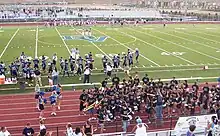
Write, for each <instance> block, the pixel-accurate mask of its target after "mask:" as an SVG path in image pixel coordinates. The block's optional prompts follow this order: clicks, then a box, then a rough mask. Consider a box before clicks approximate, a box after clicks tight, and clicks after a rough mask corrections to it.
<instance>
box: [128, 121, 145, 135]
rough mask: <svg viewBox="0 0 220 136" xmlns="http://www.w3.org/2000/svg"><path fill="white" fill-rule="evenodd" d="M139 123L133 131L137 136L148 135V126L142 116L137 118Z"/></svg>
mask: <svg viewBox="0 0 220 136" xmlns="http://www.w3.org/2000/svg"><path fill="white" fill-rule="evenodd" d="M136 122H137V125H136V126H134V128H133V130H132V133H135V136H147V129H148V126H147V125H146V124H145V123H142V120H141V118H140V117H138V118H137V119H136Z"/></svg>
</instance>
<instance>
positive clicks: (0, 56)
mask: <svg viewBox="0 0 220 136" xmlns="http://www.w3.org/2000/svg"><path fill="white" fill-rule="evenodd" d="M19 30H20V29H19V28H18V29H17V30H16V31H15V33H14V34H13V36H12V37H11V39H10V40H9V41H8V43H7V45H6V46H5V48H4V50H3V51H2V53H1V55H0V58H2V56H3V55H4V53H5V51H6V50H7V48H8V46H9V44H10V43H11V41H12V40H13V39H14V37H15V36H16V34H17V33H18V31H19Z"/></svg>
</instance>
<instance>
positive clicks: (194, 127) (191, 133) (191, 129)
mask: <svg viewBox="0 0 220 136" xmlns="http://www.w3.org/2000/svg"><path fill="white" fill-rule="evenodd" d="M195 129H196V126H195V125H191V126H189V131H187V133H186V136H195V134H194V133H193V132H194V131H195Z"/></svg>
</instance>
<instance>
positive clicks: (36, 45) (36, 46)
mask: <svg viewBox="0 0 220 136" xmlns="http://www.w3.org/2000/svg"><path fill="white" fill-rule="evenodd" d="M37 48H38V26H37V30H36V44H35V58H37Z"/></svg>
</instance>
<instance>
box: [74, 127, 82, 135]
mask: <svg viewBox="0 0 220 136" xmlns="http://www.w3.org/2000/svg"><path fill="white" fill-rule="evenodd" d="M73 136H82V133H81V130H80V128H79V127H77V128H76V129H75V132H74V133H73Z"/></svg>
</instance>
